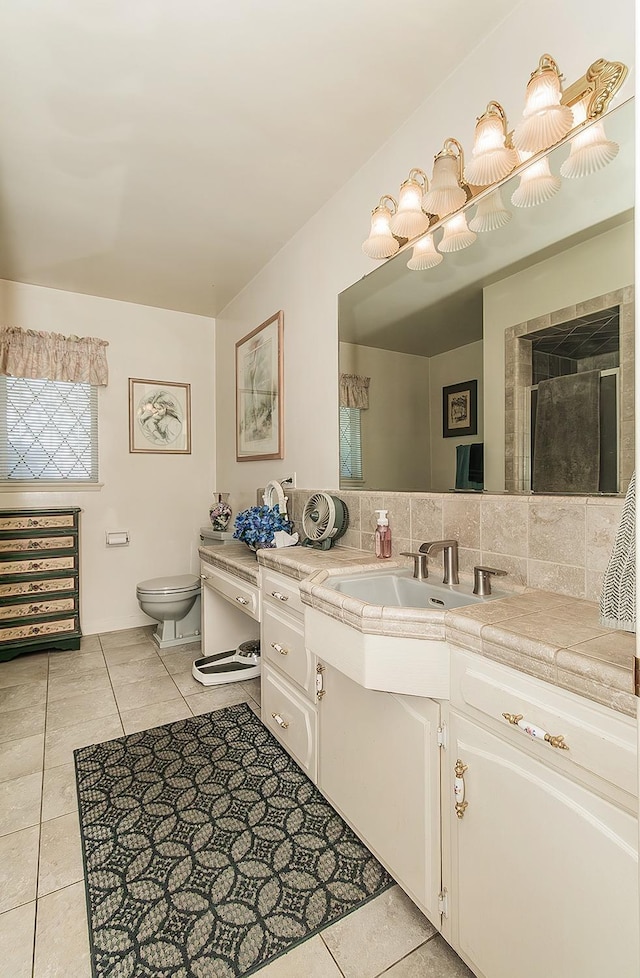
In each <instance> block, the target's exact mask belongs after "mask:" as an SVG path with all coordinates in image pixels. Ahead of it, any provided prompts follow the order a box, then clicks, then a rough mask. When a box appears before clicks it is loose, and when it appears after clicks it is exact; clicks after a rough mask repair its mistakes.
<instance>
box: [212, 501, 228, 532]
mask: <svg viewBox="0 0 640 978" xmlns="http://www.w3.org/2000/svg"><path fill="white" fill-rule="evenodd" d="M216 495H217V500H216V501H215V502H213V503H212V505H211V506H210V507H209V519H210V520H211V526H212V527H213V529H214V530H226V529H227V527H228V525H229V520H230V519H231V512H232V510H231V506H230V505H229V503H228V499H229V493H228V492H218V493H216Z"/></svg>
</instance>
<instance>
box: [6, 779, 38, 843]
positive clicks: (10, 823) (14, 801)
mask: <svg viewBox="0 0 640 978" xmlns="http://www.w3.org/2000/svg"><path fill="white" fill-rule="evenodd" d="M41 800H42V773H41V772H40V771H38V772H37V773H36V774H27V775H25V777H23V778H14V779H13V781H3V782H2V783H1V784H0V835H9V833H10V832H18V831H19V830H20V829H26V828H27V827H28V826H29V825H37V824H38V823H39V821H40V802H41Z"/></svg>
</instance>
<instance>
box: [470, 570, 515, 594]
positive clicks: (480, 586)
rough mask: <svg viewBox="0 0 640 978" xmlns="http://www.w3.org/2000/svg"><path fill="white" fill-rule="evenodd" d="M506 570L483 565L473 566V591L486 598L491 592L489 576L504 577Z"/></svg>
mask: <svg viewBox="0 0 640 978" xmlns="http://www.w3.org/2000/svg"><path fill="white" fill-rule="evenodd" d="M506 575H507V572H506V571H505V570H500V568H498V567H483V566H482V565H478V566H477V567H474V568H473V593H474V594H478V595H479V596H480V597H481V598H486V597H487V596H488V595H489V594H491V578H492V577H506Z"/></svg>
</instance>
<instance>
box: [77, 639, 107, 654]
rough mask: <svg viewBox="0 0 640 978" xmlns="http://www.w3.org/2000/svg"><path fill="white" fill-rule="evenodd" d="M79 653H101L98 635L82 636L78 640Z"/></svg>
mask: <svg viewBox="0 0 640 978" xmlns="http://www.w3.org/2000/svg"><path fill="white" fill-rule="evenodd" d="M80 651H81V652H101V651H102V645H101V644H100V636H99V635H83V636H82V638H81V639H80Z"/></svg>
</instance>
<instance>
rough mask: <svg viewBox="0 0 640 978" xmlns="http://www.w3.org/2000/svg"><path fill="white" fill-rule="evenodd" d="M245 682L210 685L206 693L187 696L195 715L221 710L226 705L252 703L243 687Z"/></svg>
mask: <svg viewBox="0 0 640 978" xmlns="http://www.w3.org/2000/svg"><path fill="white" fill-rule="evenodd" d="M243 686H244V683H227V684H226V685H225V686H210V687H209V689H207V690H206V691H205V692H204V693H196V694H195V696H185V699H186V701H187V703H188V704H189V706H190V708H191V712H192V713H193V714H194V716H198V715H199V714H201V713H210V712H211V711H212V710H220V709H222V707H224V706H235V704H236V703H249V704H250V703H252V702H253V700H252V699H251V697H250V696H249V693H247V691H246V690H244V689H243V688H242V687H243Z"/></svg>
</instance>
